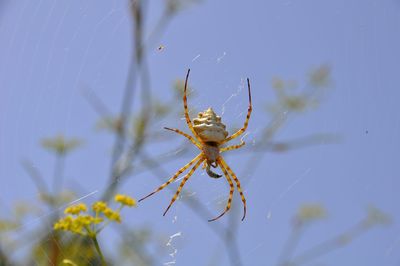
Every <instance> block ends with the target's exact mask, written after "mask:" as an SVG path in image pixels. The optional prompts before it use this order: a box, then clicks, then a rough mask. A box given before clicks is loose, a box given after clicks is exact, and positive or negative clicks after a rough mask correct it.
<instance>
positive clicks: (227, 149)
mask: <svg viewBox="0 0 400 266" xmlns="http://www.w3.org/2000/svg"><path fill="white" fill-rule="evenodd" d="M245 144H246V143H245V142H244V141H241V142H240V143H239V144H237V145H232V146H228V147H224V148H221V149H220V150H219V151H220V152H224V151H231V150H236V149H239V148H241V147H243V146H244V145H245Z"/></svg>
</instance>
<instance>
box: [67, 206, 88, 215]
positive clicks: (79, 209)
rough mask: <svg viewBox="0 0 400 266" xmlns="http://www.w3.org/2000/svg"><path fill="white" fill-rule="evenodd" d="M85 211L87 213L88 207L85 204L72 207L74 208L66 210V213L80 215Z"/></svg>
mask: <svg viewBox="0 0 400 266" xmlns="http://www.w3.org/2000/svg"><path fill="white" fill-rule="evenodd" d="M85 211H87V207H86V205H85V204H84V203H79V204H76V205H72V206H70V207H68V208H66V209H65V211H64V213H65V214H73V215H78V214H79V213H81V212H85Z"/></svg>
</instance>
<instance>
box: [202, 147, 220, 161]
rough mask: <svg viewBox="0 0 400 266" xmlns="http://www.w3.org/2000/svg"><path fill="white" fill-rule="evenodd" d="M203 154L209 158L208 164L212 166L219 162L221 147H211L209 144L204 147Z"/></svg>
mask: <svg viewBox="0 0 400 266" xmlns="http://www.w3.org/2000/svg"><path fill="white" fill-rule="evenodd" d="M203 153H204V155H205V157H206V158H207V163H208V164H212V163H215V162H216V161H217V158H218V157H219V147H218V146H217V145H216V146H210V145H207V144H204V145H203Z"/></svg>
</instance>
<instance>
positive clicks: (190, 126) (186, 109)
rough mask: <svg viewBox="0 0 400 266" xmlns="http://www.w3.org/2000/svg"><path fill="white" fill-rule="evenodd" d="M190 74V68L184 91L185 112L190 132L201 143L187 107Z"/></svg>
mask: <svg viewBox="0 0 400 266" xmlns="http://www.w3.org/2000/svg"><path fill="white" fill-rule="evenodd" d="M189 73H190V68H189V69H188V72H187V74H186V79H185V88H184V90H183V108H184V111H185V118H186V124H187V125H188V127H189V129H190V131H192V133H193V135H194V136H195V137H196V139H197V140H198V141H199V142H201V138H200V137H199V135H197V133H196V131H195V130H194V128H193V124H192V121H191V120H190V117H189V109H188V105H187V97H186V91H187V83H188V79H189Z"/></svg>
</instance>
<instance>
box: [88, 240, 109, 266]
mask: <svg viewBox="0 0 400 266" xmlns="http://www.w3.org/2000/svg"><path fill="white" fill-rule="evenodd" d="M91 239H92V241H93V243H94V246H95V247H96V250H97V253H99V256H100V259H101V265H103V266H107V262H106V260H105V259H104V256H103V253H102V252H101V249H100V245H99V242H98V241H97V237H96V235H94V236H92V237H91Z"/></svg>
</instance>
